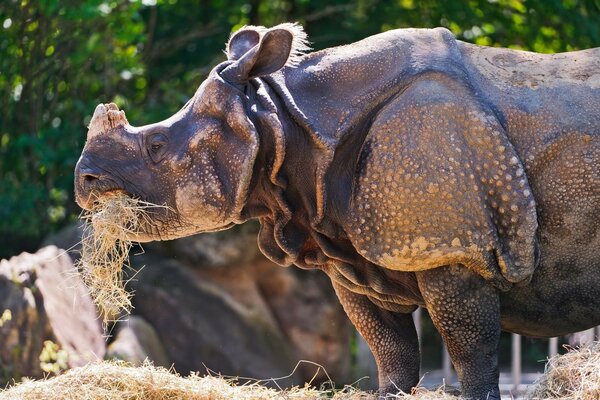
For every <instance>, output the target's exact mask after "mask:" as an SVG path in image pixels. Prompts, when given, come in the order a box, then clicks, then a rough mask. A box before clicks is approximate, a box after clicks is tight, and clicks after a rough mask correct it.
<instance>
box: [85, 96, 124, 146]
mask: <svg viewBox="0 0 600 400" xmlns="http://www.w3.org/2000/svg"><path fill="white" fill-rule="evenodd" d="M128 124H129V122H127V118H126V117H125V111H123V110H119V107H117V105H116V104H115V103H109V104H98V106H96V110H94V115H93V116H92V119H91V121H90V125H89V126H88V134H87V138H88V140H89V139H91V138H93V137H94V136H97V135H99V134H101V133H104V132H108V131H109V130H111V129H114V128H116V127H118V126H121V125H128Z"/></svg>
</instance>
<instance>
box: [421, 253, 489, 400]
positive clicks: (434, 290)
mask: <svg viewBox="0 0 600 400" xmlns="http://www.w3.org/2000/svg"><path fill="white" fill-rule="evenodd" d="M417 280H418V283H419V289H420V291H421V294H422V296H423V299H424V300H425V304H426V306H427V309H428V311H429V314H430V315H431V319H432V320H433V323H434V325H435V327H436V328H437V330H438V331H439V332H440V334H441V335H442V338H443V340H444V342H445V343H446V346H447V347H448V352H449V353H450V358H451V359H452V363H453V364H454V368H455V369H456V372H457V374H458V378H459V381H460V384H461V388H462V396H463V397H464V398H467V399H500V391H499V389H498V378H499V375H498V342H499V339H500V302H499V299H498V294H497V292H496V289H494V288H493V287H492V286H491V285H490V284H489V283H488V282H486V281H485V280H484V279H483V278H481V277H480V276H479V275H476V274H475V273H473V272H472V271H470V270H468V269H467V268H464V267H463V266H459V265H452V266H447V267H441V268H437V269H433V270H428V271H423V272H419V273H417Z"/></svg>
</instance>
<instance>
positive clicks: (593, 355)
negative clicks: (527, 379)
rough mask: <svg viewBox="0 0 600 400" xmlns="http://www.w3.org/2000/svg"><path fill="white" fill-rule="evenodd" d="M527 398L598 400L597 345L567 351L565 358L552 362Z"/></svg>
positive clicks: (599, 356) (599, 365) (599, 368)
mask: <svg viewBox="0 0 600 400" xmlns="http://www.w3.org/2000/svg"><path fill="white" fill-rule="evenodd" d="M528 398H530V399H532V400H538V399H540V400H541V399H548V400H551V399H573V400H575V399H577V400H592V399H594V400H598V399H600V342H593V343H590V344H588V345H585V346H582V347H580V348H577V349H570V351H569V352H568V353H566V354H564V355H561V356H555V357H553V358H551V359H550V360H549V361H548V363H547V364H546V371H545V372H544V375H542V377H541V378H540V379H539V380H538V381H537V382H536V383H535V386H534V387H533V388H532V390H531V391H530V392H529V395H528Z"/></svg>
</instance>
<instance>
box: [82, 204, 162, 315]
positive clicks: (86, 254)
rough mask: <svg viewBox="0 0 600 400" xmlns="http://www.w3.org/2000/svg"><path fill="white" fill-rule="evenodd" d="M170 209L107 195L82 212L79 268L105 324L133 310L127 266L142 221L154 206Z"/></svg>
mask: <svg viewBox="0 0 600 400" xmlns="http://www.w3.org/2000/svg"><path fill="white" fill-rule="evenodd" d="M157 208H166V206H159V205H156V204H152V203H148V202H145V201H142V200H138V199H134V198H132V197H129V196H126V195H124V194H114V195H110V196H104V197H102V198H101V199H99V200H98V201H97V202H96V203H95V204H94V207H93V208H92V209H91V210H89V211H86V212H84V213H83V214H82V219H83V220H84V221H85V226H84V234H83V238H82V251H81V259H80V260H79V265H78V267H79V268H78V269H79V271H80V274H81V276H82V279H83V282H84V283H85V285H86V286H87V287H88V289H89V291H90V294H91V296H92V299H93V301H94V303H95V304H96V306H97V307H98V310H99V312H100V315H101V317H102V319H103V323H104V326H106V324H107V323H108V322H109V321H114V319H115V318H116V317H117V316H118V315H119V314H120V313H121V312H125V313H129V312H130V311H131V308H132V305H131V294H130V293H129V292H128V291H127V290H125V284H126V282H123V268H124V267H129V262H128V255H129V250H130V249H131V247H132V245H133V242H132V238H135V236H136V234H138V233H140V228H141V226H140V225H141V223H142V222H144V221H146V222H148V221H149V220H150V218H149V216H150V215H151V213H152V209H157Z"/></svg>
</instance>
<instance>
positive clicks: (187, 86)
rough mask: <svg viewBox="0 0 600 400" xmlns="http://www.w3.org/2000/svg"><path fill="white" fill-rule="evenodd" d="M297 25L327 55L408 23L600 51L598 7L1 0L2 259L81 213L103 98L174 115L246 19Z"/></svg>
mask: <svg viewBox="0 0 600 400" xmlns="http://www.w3.org/2000/svg"><path fill="white" fill-rule="evenodd" d="M283 21H299V22H300V23H302V24H303V25H304V26H305V28H306V30H307V32H308V33H309V35H310V39H311V40H312V42H313V43H314V45H315V47H316V48H323V47H328V46H333V45H338V44H342V43H348V42H352V41H354V40H358V39H361V38H363V37H366V36H368V35H371V34H374V33H377V32H380V31H382V30H388V29H393V28H399V27H409V26H412V27H434V26H440V25H441V26H445V27H447V28H449V29H450V30H451V31H452V32H454V33H455V34H456V35H457V37H458V38H459V39H461V40H467V41H471V42H474V43H477V44H482V45H493V46H497V45H502V46H510V47H515V48H519V49H528V50H535V51H541V52H556V51H567V50H575V49H581V48H587V47H594V46H599V45H600V24H599V23H598V22H599V21H600V0H482V1H477V0H468V1H443V0H422V1H417V0H394V1H391V0H390V1H387V0H386V1H384V0H380V1H377V0H332V1H324V0H211V1H209V0H127V1H117V0H92V1H84V2H81V1H75V0H63V1H58V0H38V1H32V0H4V1H2V2H0V55H2V56H1V57H0V257H6V256H8V255H11V254H14V253H16V252H18V251H21V250H24V249H27V250H35V248H36V247H37V246H38V245H39V241H40V240H41V238H42V237H43V236H44V235H46V234H47V233H48V232H50V231H52V230H55V229H57V228H59V227H61V226H63V225H64V224H65V223H67V222H68V221H69V220H71V219H73V218H74V216H75V215H76V214H77V213H78V209H77V207H76V205H75V204H74V202H73V194H72V193H73V183H72V180H73V168H74V166H75V163H76V161H77V158H78V156H79V154H80V152H81V148H82V147H83V142H84V138H85V132H86V124H87V123H88V121H89V118H90V115H91V113H92V112H93V110H94V107H95V105H96V104H97V103H99V102H109V101H114V102H116V103H117V104H119V106H121V107H124V108H125V109H127V115H128V118H129V120H130V121H131V122H132V123H133V124H144V123H148V122H152V121H156V120H158V119H161V118H164V117H166V116H168V115H170V114H171V113H173V112H174V111H175V110H177V109H178V108H179V107H180V106H181V105H183V103H184V102H185V101H186V100H187V99H188V98H189V97H190V96H191V95H192V94H193V92H194V90H195V89H196V87H197V86H198V85H199V84H200V82H201V81H202V79H203V78H204V77H205V76H206V74H207V73H208V72H209V71H210V69H211V68H212V66H214V65H215V64H216V63H217V62H219V61H221V60H223V58H224V56H223V53H222V49H223V44H224V42H225V41H226V38H227V36H228V35H229V32H231V31H232V30H234V29H236V28H237V27H240V26H242V25H244V24H262V25H273V24H276V23H279V22H283Z"/></svg>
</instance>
